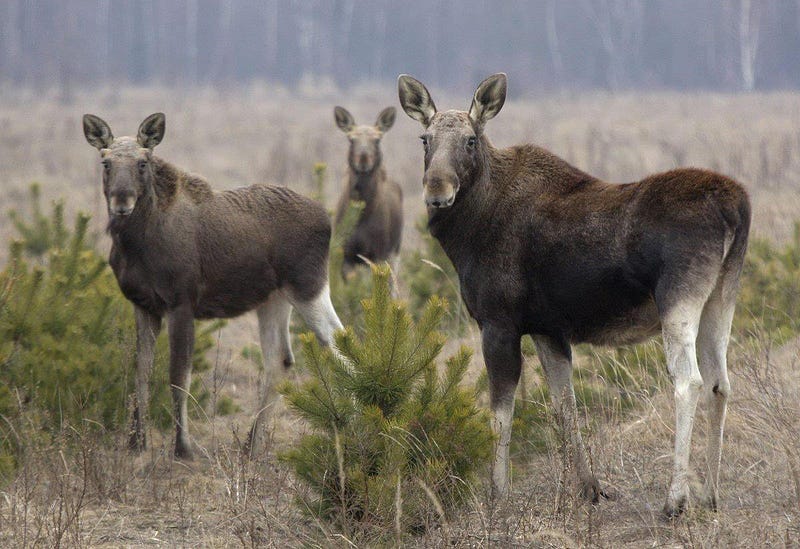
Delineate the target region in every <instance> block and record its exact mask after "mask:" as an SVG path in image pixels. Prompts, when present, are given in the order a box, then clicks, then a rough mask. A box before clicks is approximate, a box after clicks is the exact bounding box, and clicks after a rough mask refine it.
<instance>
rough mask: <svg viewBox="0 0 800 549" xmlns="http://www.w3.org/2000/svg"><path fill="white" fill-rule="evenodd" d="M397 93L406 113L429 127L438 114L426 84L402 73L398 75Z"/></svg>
mask: <svg viewBox="0 0 800 549" xmlns="http://www.w3.org/2000/svg"><path fill="white" fill-rule="evenodd" d="M397 93H398V95H399V96H400V105H402V106H403V110H404V111H406V114H407V115H408V116H410V117H411V118H413V119H414V120H418V121H419V122H421V123H422V125H423V126H425V127H426V128H427V127H428V126H429V125H430V123H431V119H432V118H433V115H434V114H436V105H434V104H433V99H431V94H430V93H428V89H427V88H426V87H425V85H424V84H423V83H422V82H420V81H419V80H417V79H416V78H413V77H411V76H409V75H407V74H401V75H400V76H398V77H397Z"/></svg>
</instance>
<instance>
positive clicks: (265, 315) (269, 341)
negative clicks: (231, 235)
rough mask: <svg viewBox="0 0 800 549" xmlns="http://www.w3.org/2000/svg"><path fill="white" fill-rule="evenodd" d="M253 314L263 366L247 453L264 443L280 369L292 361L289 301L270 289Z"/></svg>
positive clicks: (259, 449)
mask: <svg viewBox="0 0 800 549" xmlns="http://www.w3.org/2000/svg"><path fill="white" fill-rule="evenodd" d="M256 314H257V316H258V332H259V338H260V341H261V353H262V355H263V358H264V369H263V371H262V375H261V380H260V383H259V395H258V411H257V413H256V417H255V420H254V421H253V426H252V427H251V429H250V436H249V440H248V446H249V451H250V455H251V456H255V455H256V454H257V453H258V452H261V451H262V450H263V449H264V447H265V442H266V423H267V419H268V418H269V410H270V409H271V408H272V406H273V405H274V403H275V386H276V385H277V383H278V381H279V380H280V378H281V377H282V375H283V373H284V371H285V370H286V369H287V368H288V367H289V366H291V365H292V364H293V363H294V356H293V354H292V347H291V340H290V334H289V321H290V319H291V314H292V305H291V303H289V300H288V299H287V298H286V296H285V295H284V294H283V292H281V291H280V290H275V291H273V292H272V293H271V294H270V296H269V298H268V299H267V301H266V302H265V303H264V304H263V305H261V306H259V307H258V308H257V309H256Z"/></svg>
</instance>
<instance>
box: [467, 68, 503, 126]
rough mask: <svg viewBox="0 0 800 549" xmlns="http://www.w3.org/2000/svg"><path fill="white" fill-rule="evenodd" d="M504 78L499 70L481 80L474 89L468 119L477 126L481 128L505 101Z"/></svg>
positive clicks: (498, 110)
mask: <svg viewBox="0 0 800 549" xmlns="http://www.w3.org/2000/svg"><path fill="white" fill-rule="evenodd" d="M506 80H507V79H506V75H505V73H503V72H499V73H497V74H493V75H492V76H490V77H489V78H487V79H486V80H484V81H483V82H481V83H480V85H479V86H478V89H477V90H475V96H474V97H473V98H472V105H471V106H470V108H469V119H470V120H472V123H473V124H475V125H476V126H477V127H478V128H482V127H483V125H484V124H486V122H488V121H489V120H491V119H492V118H494V117H495V116H496V115H497V113H499V112H500V109H502V108H503V103H505V102H506Z"/></svg>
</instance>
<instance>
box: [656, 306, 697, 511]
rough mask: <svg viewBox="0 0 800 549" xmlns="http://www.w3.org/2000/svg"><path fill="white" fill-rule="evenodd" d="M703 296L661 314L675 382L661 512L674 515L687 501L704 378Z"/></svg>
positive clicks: (665, 342)
mask: <svg viewBox="0 0 800 549" xmlns="http://www.w3.org/2000/svg"><path fill="white" fill-rule="evenodd" d="M702 307H703V301H702V300H697V299H695V300H685V301H683V302H679V303H678V304H676V305H675V306H672V307H670V309H668V311H667V312H666V314H664V315H662V320H661V326H662V328H661V329H662V335H663V338H664V354H665V355H666V358H667V368H668V370H669V373H670V375H671V376H672V378H673V380H674V383H675V455H674V468H673V473H672V482H671V484H670V488H669V492H668V494H667V501H666V504H665V505H664V514H665V515H667V516H668V517H674V516H677V515H679V514H681V513H682V512H683V511H684V510H685V509H686V507H687V506H688V504H689V454H690V452H691V445H692V429H693V427H694V417H695V412H696V409H697V401H698V399H699V397H700V394H701V392H702V389H703V378H702V377H701V375H700V370H699V369H698V365H697V352H696V340H697V333H698V325H699V322H700V312H701V310H702Z"/></svg>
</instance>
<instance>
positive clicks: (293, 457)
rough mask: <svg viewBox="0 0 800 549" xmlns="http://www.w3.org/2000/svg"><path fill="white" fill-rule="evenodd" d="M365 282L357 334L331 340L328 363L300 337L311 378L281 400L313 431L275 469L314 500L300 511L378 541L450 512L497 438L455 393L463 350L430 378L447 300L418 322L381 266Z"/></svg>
mask: <svg viewBox="0 0 800 549" xmlns="http://www.w3.org/2000/svg"><path fill="white" fill-rule="evenodd" d="M372 272H373V288H372V292H371V297H370V298H369V299H365V300H364V301H363V304H362V307H363V315H364V333H363V335H358V334H357V333H356V332H355V331H354V330H353V329H352V328H347V329H346V330H344V331H341V332H339V333H338V334H337V336H336V348H337V349H338V353H336V354H334V353H333V352H331V351H330V350H328V349H322V348H320V347H319V345H318V344H317V343H316V341H315V340H314V338H313V337H310V336H302V338H301V341H302V346H303V352H304V354H305V361H306V368H307V372H308V374H309V378H308V379H307V380H305V381H303V382H302V383H300V384H299V385H295V384H292V383H289V382H287V383H285V384H284V385H283V386H282V387H281V392H282V394H283V395H284V396H285V397H286V400H287V402H288V404H289V406H290V408H291V409H292V410H294V411H295V412H296V413H297V414H298V415H299V416H300V417H302V418H303V419H304V420H305V421H306V422H307V423H308V425H309V426H310V428H311V433H310V434H307V435H305V436H303V437H301V438H300V440H299V441H298V442H297V443H296V444H295V445H294V447H292V448H291V449H290V450H288V451H286V452H284V453H283V454H282V455H281V459H282V460H283V461H285V462H286V463H288V464H290V465H291V466H292V467H293V468H294V471H295V473H296V474H297V476H298V477H299V478H300V479H301V480H302V481H303V482H305V483H306V484H307V485H308V486H309V487H310V488H311V491H312V492H313V493H314V496H315V499H314V501H312V502H305V505H304V506H305V508H306V509H308V510H310V511H311V512H312V513H313V514H314V515H315V516H317V517H320V518H324V519H327V520H329V521H331V522H334V523H336V524H337V525H338V526H339V527H340V528H341V529H342V530H343V531H345V532H350V533H354V532H356V533H357V532H360V533H362V534H363V535H378V536H380V535H383V534H386V535H388V533H389V532H393V531H397V524H398V522H399V524H400V525H401V529H402V531H405V532H408V531H419V530H420V529H424V528H425V527H426V526H427V525H430V524H432V523H436V522H438V521H439V520H440V518H441V517H440V516H439V512H440V510H444V511H445V512H447V511H451V510H453V509H454V508H456V507H457V505H458V504H459V503H460V502H462V501H463V499H464V497H465V496H466V495H467V494H468V492H469V486H470V482H471V481H472V480H473V478H474V475H475V473H477V472H483V471H484V470H485V467H486V466H487V464H488V461H489V458H490V455H491V452H492V446H493V435H492V432H491V429H490V427H489V417H488V414H487V412H485V411H484V410H483V409H481V408H479V407H478V405H477V402H476V399H475V390H474V388H472V389H468V388H466V387H464V386H463V377H464V373H465V372H466V369H467V367H468V365H469V362H470V358H471V353H470V351H469V350H468V349H467V348H462V349H461V350H459V351H458V352H457V353H456V354H455V355H454V356H452V357H451V358H449V359H448V360H447V361H446V362H445V364H444V368H443V372H441V373H440V372H439V371H438V369H437V366H436V358H437V357H438V355H439V353H440V352H441V350H442V347H443V345H444V343H445V339H444V337H443V335H442V334H441V333H440V332H438V331H437V328H438V326H439V325H440V323H441V321H442V318H443V317H444V315H445V314H446V311H447V304H446V302H445V301H444V300H442V299H440V298H438V297H432V298H431V299H430V300H429V302H428V304H427V305H426V306H425V308H424V310H423V311H422V313H421V314H420V317H419V320H418V321H417V322H414V320H413V319H412V317H411V315H410V314H409V313H408V311H407V308H406V306H405V305H404V304H403V303H401V302H398V301H394V300H392V298H391V292H390V284H389V279H390V271H389V268H388V267H386V266H383V267H373V269H372ZM437 509H439V510H437ZM381 533H383V534H381Z"/></svg>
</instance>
